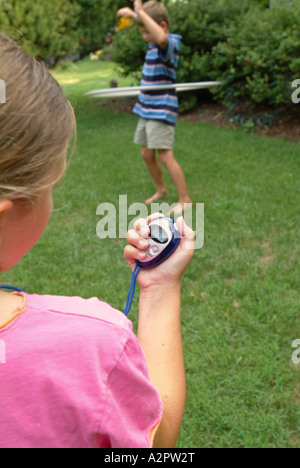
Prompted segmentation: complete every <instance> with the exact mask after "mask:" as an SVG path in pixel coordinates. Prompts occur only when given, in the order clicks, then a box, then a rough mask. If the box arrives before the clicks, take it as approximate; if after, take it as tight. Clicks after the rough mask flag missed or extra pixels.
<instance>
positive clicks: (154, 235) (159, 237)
mask: <svg viewBox="0 0 300 468" xmlns="http://www.w3.org/2000/svg"><path fill="white" fill-rule="evenodd" d="M150 237H151V239H153V240H154V242H156V243H157V244H166V243H167V242H168V240H169V237H168V235H167V233H166V231H165V230H164V229H163V228H162V227H161V226H158V225H157V224H154V225H153V226H150Z"/></svg>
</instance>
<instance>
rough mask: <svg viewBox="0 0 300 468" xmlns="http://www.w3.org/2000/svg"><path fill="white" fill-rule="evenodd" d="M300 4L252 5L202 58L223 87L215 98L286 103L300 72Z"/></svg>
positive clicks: (289, 102)
mask: <svg viewBox="0 0 300 468" xmlns="http://www.w3.org/2000/svg"><path fill="white" fill-rule="evenodd" d="M299 57H300V5H299V4H295V5H294V6H293V8H287V7H284V6H280V5H278V6H275V7H274V8H273V9H271V10H269V9H267V10H264V11H262V10H259V9H253V10H251V11H249V12H248V14H247V16H245V17H244V18H243V20H242V22H241V23H240V24H239V25H237V24H233V25H231V26H230V27H229V28H228V33H227V41H226V42H223V43H219V44H217V45H216V46H215V47H214V48H213V49H212V51H211V52H210V53H208V54H206V55H205V56H204V57H203V64H202V65H205V66H206V68H207V69H208V70H209V77H210V78H211V79H215V78H218V79H221V80H223V81H224V83H225V84H226V86H224V87H223V89H221V90H216V96H217V98H219V99H225V100H226V99H228V96H229V94H230V100H234V99H236V100H241V99H246V100H248V101H251V102H253V103H254V104H255V105H271V106H275V107H277V106H279V105H290V104H291V87H290V85H291V82H292V81H293V80H294V79H295V78H297V77H299V76H300V59H299Z"/></svg>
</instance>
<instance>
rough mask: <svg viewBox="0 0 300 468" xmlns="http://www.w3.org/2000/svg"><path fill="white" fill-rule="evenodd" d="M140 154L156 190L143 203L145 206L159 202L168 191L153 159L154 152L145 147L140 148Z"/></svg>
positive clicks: (158, 166) (157, 164)
mask: <svg viewBox="0 0 300 468" xmlns="http://www.w3.org/2000/svg"><path fill="white" fill-rule="evenodd" d="M141 154H142V157H143V159H144V161H145V163H146V165H147V168H148V171H149V172H150V174H151V176H152V179H153V180H154V183H155V185H156V189H157V191H156V193H155V194H154V195H153V196H152V197H150V198H148V199H147V200H146V201H145V203H146V204H150V203H152V202H154V201H156V200H159V199H160V198H161V197H163V196H164V195H167V194H168V190H167V187H166V184H165V181H164V179H163V173H162V170H161V166H160V164H159V162H158V161H157V159H156V157H155V150H153V149H149V148H147V147H146V146H142V149H141Z"/></svg>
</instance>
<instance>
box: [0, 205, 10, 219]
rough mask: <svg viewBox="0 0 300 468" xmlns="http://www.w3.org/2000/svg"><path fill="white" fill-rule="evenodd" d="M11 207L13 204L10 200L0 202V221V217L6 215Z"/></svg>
mask: <svg viewBox="0 0 300 468" xmlns="http://www.w3.org/2000/svg"><path fill="white" fill-rule="evenodd" d="M12 207H13V202H12V201H11V200H0V221H1V218H2V216H4V215H5V214H6V213H8V212H9V211H10V210H11V209H12Z"/></svg>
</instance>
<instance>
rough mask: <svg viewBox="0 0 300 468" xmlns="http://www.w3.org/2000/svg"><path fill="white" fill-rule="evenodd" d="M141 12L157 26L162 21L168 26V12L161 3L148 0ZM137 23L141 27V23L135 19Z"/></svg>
mask: <svg viewBox="0 0 300 468" xmlns="http://www.w3.org/2000/svg"><path fill="white" fill-rule="evenodd" d="M143 10H144V11H145V12H146V13H147V14H148V15H149V16H151V18H152V19H154V21H156V22H157V23H158V24H160V23H161V22H162V21H166V23H167V24H169V13H168V10H167V8H166V7H165V6H164V5H163V4H162V3H161V2H157V1H155V0H149V1H148V2H146V3H144V4H143ZM137 23H138V24H139V25H142V22H141V21H140V20H139V18H137Z"/></svg>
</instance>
